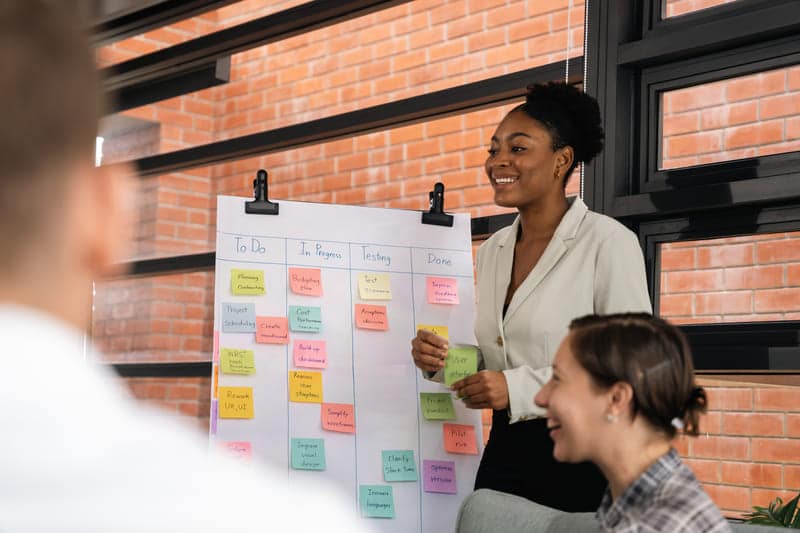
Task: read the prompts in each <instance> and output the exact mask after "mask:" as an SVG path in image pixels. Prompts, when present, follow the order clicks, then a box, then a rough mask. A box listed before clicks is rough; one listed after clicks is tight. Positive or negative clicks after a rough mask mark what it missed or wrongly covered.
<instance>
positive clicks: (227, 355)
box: [219, 348, 256, 376]
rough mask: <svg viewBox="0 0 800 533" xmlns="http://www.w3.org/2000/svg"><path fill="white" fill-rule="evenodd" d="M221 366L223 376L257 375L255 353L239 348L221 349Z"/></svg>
mask: <svg viewBox="0 0 800 533" xmlns="http://www.w3.org/2000/svg"><path fill="white" fill-rule="evenodd" d="M219 359H220V366H222V373H223V374H242V375H245V376H246V375H249V374H255V373H256V361H255V352H254V351H253V350H240V349H238V348H222V349H220V355H219Z"/></svg>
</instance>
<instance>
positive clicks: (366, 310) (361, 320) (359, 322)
mask: <svg viewBox="0 0 800 533" xmlns="http://www.w3.org/2000/svg"><path fill="white" fill-rule="evenodd" d="M356 327H357V328H361V329H375V330H379V331H386V330H387V329H389V318H388V317H387V315H386V306H385V305H366V304H356Z"/></svg>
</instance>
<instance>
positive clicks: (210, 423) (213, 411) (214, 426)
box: [209, 400, 219, 435]
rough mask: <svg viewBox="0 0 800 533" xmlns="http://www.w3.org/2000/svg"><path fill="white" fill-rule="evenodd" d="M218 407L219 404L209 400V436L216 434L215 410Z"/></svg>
mask: <svg viewBox="0 0 800 533" xmlns="http://www.w3.org/2000/svg"><path fill="white" fill-rule="evenodd" d="M218 407H219V402H218V401H217V400H211V413H210V415H211V421H210V422H209V425H210V426H211V434H212V435H216V434H217V410H218Z"/></svg>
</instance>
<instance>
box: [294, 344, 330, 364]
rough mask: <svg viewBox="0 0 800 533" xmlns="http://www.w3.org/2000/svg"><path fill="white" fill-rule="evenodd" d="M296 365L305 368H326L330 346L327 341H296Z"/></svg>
mask: <svg viewBox="0 0 800 533" xmlns="http://www.w3.org/2000/svg"><path fill="white" fill-rule="evenodd" d="M292 354H293V355H294V366H299V367H305V368H326V367H327V366H328V348H327V347H326V345H325V341H301V340H295V341H294V349H293V350H292Z"/></svg>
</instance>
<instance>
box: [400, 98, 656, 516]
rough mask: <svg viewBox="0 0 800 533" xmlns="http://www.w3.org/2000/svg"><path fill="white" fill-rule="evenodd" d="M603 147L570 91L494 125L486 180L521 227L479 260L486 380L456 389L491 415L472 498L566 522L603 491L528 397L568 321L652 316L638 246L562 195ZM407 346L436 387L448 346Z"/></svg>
mask: <svg viewBox="0 0 800 533" xmlns="http://www.w3.org/2000/svg"><path fill="white" fill-rule="evenodd" d="M602 148H603V129H602V127H601V124H600V110H599V107H598V105H597V101H596V100H595V99H594V98H592V97H591V96H589V95H587V94H584V93H583V92H581V91H580V90H578V89H576V88H575V87H573V86H571V85H568V84H565V83H549V84H545V85H535V86H532V87H530V88H529V91H528V94H527V98H526V101H525V103H524V104H521V105H520V106H518V107H516V108H515V109H513V110H512V111H511V112H509V113H508V115H506V117H505V118H504V119H503V120H502V122H500V124H499V125H498V126H497V130H496V131H495V133H494V135H493V136H492V139H491V146H490V147H489V156H488V157H487V159H486V174H487V176H488V178H489V182H490V184H491V186H492V188H493V189H494V199H495V203H496V204H497V205H500V206H503V207H514V208H516V209H517V210H518V211H519V216H518V217H517V219H516V220H515V221H514V223H513V224H512V225H511V226H509V227H507V228H503V229H501V230H500V231H498V232H497V233H495V234H494V235H493V236H492V237H491V238H489V239H488V240H487V241H486V242H485V243H483V245H482V246H481V247H480V249H479V250H478V260H477V273H478V274H477V276H478V280H477V299H478V305H477V316H476V324H475V336H476V338H477V340H478V346H479V348H480V354H481V362H480V368H481V369H482V370H480V371H479V372H478V373H476V374H473V375H472V376H468V377H466V378H464V379H462V380H461V381H458V382H456V383H454V384H453V386H452V389H453V390H455V391H456V392H457V394H458V396H459V397H461V398H463V401H464V403H465V404H466V406H467V407H470V408H472V409H486V408H491V409H492V410H493V416H492V430H491V434H490V436H489V442H488V444H487V446H486V449H485V450H484V454H483V457H482V459H481V464H480V468H479V469H478V474H477V477H476V479H475V488H476V489H478V488H489V489H495V490H499V491H503V492H508V493H512V494H516V495H519V496H523V497H525V498H528V499H530V500H533V501H535V502H538V503H541V504H543V505H547V506H550V507H554V508H557V509H562V510H565V511H588V510H594V509H596V508H597V505H598V503H599V502H600V498H601V496H602V492H603V489H604V488H605V480H604V479H603V477H602V475H601V474H600V472H599V471H598V470H597V468H596V467H595V466H594V465H591V464H588V463H587V464H579V465H566V464H560V463H557V462H556V461H555V460H554V459H553V444H552V441H551V440H550V437H549V436H548V433H547V427H546V422H545V419H544V418H543V417H544V415H545V411H544V409H542V408H540V407H538V406H536V405H535V404H534V403H533V397H534V395H535V394H536V393H537V392H538V391H539V389H540V388H541V387H542V386H543V385H544V384H545V383H546V382H547V381H548V380H549V379H550V375H551V372H552V370H551V365H552V362H553V355H554V354H555V351H556V348H557V347H558V344H559V342H560V341H561V339H562V338H563V337H564V336H565V335H566V333H567V329H568V326H569V324H570V321H571V320H572V319H574V318H576V317H579V316H583V315H586V314H591V313H604V314H605V313H614V312H623V311H645V312H650V309H651V308H650V300H649V297H648V293H647V283H646V278H645V271H644V260H643V258H642V252H641V249H640V248H639V243H638V241H637V239H636V237H635V235H634V234H633V233H632V232H630V231H629V230H628V229H626V228H625V227H624V226H623V225H621V224H619V223H618V222H616V221H615V220H613V219H611V218H609V217H607V216H604V215H600V214H597V213H593V212H591V211H589V210H588V209H587V207H586V204H584V203H583V201H582V200H581V199H580V198H567V197H566V194H565V192H564V189H565V186H566V180H567V177H568V176H569V175H570V174H571V173H572V171H573V170H574V169H575V167H576V166H577V165H578V163H579V162H583V163H589V162H590V161H591V160H592V159H593V158H594V157H595V156H596V155H597V154H598V153H599V152H600V151H601V150H602ZM411 344H412V350H411V354H412V357H413V359H414V364H416V366H417V367H419V368H420V369H421V370H423V371H424V372H425V374H426V377H428V378H430V379H437V378H439V375H438V374H437V373H438V371H440V370H441V369H442V368H443V367H444V359H445V357H446V356H447V341H446V340H445V339H444V338H442V337H439V336H436V335H434V334H432V333H430V332H427V331H422V330H420V331H418V332H417V336H416V337H415V338H414V340H413V341H412V343H411Z"/></svg>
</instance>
